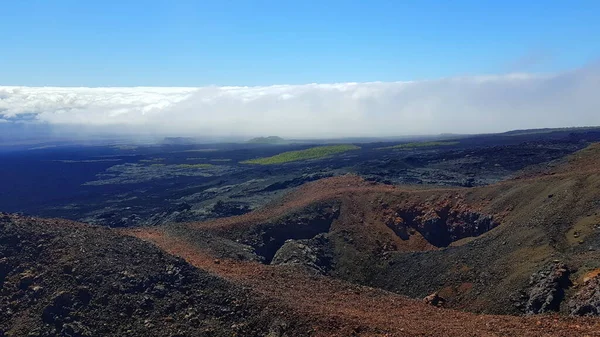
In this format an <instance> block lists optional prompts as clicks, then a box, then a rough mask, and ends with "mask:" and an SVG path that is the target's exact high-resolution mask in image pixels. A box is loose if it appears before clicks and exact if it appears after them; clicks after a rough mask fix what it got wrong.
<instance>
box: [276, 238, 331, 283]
mask: <svg viewBox="0 0 600 337" xmlns="http://www.w3.org/2000/svg"><path fill="white" fill-rule="evenodd" d="M331 258H332V253H331V250H330V248H329V239H328V238H327V234H319V235H317V236H315V237H314V238H312V239H307V240H287V241H286V242H285V243H284V244H283V246H281V248H279V250H278V251H277V252H276V253H275V256H274V257H273V260H272V261H271V264H272V265H291V266H301V267H304V268H306V269H307V270H309V271H311V272H315V273H318V274H325V273H326V272H327V271H328V270H329V269H330V268H331Z"/></svg>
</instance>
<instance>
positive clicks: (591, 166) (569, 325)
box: [127, 145, 600, 336]
mask: <svg viewBox="0 0 600 337" xmlns="http://www.w3.org/2000/svg"><path fill="white" fill-rule="evenodd" d="M599 164H600V145H592V146H590V147H589V148H587V149H585V150H583V151H580V152H578V153H576V154H575V155H573V156H571V157H569V158H566V159H564V160H563V161H561V162H560V163H558V164H555V165H554V166H548V167H538V168H534V169H530V170H528V171H527V172H525V173H523V174H522V175H521V176H519V177H517V178H515V179H513V180H508V181H505V182H501V183H498V184H495V185H491V186H485V187H479V188H471V189H468V188H435V187H430V188H426V187H416V186H399V187H396V186H386V185H379V184H374V183H371V182H367V181H364V180H362V179H361V178H360V177H357V176H352V175H347V176H342V177H334V178H328V179H323V180H319V181H316V182H312V183H308V184H306V185H304V186H302V187H300V188H299V189H297V190H296V191H294V192H291V193H290V194H288V195H286V196H285V197H283V198H282V199H280V200H277V201H275V202H273V203H271V204H270V205H268V206H266V207H264V208H262V209H260V210H257V211H254V212H252V213H248V214H245V215H241V216H236V217H229V218H224V219H218V220H214V221H209V222H203V223H190V224H187V225H185V226H184V227H185V230H184V234H181V232H178V233H174V232H173V231H171V230H170V229H169V228H168V227H163V228H142V229H135V230H129V231H127V233H128V234H130V235H133V236H136V237H138V238H141V239H144V240H147V241H150V242H152V243H154V244H156V245H157V246H158V247H160V248H162V249H163V250H165V251H167V252H169V253H171V254H173V255H176V256H180V257H182V258H184V259H185V260H186V261H188V262H189V263H190V264H192V265H194V266H196V267H198V268H200V269H204V270H207V271H209V272H211V273H214V274H216V275H218V276H221V277H223V278H225V279H227V280H230V281H232V282H234V283H238V284H241V285H243V286H244V287H249V288H250V289H252V290H253V291H254V292H255V293H257V294H260V296H261V297H263V298H265V299H266V300H267V301H268V302H269V303H272V304H273V305H274V306H277V307H279V306H281V308H283V309H282V310H284V311H285V312H286V313H289V314H290V315H291V316H290V317H292V316H293V317H303V318H306V319H307V320H308V321H309V322H312V323H311V324H312V325H313V327H314V332H315V333H316V334H317V335H324V336H332V335H337V336H347V335H369V336H370V335H373V336H375V335H380V336H388V335H389V336H465V335H467V336H586V335H587V336H600V320H598V319H595V318H568V317H566V316H564V315H556V314H554V315H538V316H509V315H486V314H475V313H467V312H461V311H456V310H451V309H441V308H437V307H433V306H430V305H427V304H424V303H422V301H419V300H415V299H409V298H407V297H404V296H401V295H398V294H395V293H392V292H389V291H384V290H381V289H376V288H371V287H366V286H360V285H357V284H355V283H351V282H346V281H343V280H340V279H338V278H332V277H327V276H320V275H319V276H315V275H313V274H310V273H307V272H305V271H304V270H303V269H300V268H296V267H290V266H281V265H266V264H261V263H258V262H255V261H243V259H242V260H240V259H235V258H233V259H232V258H223V257H222V256H218V254H216V253H215V252H214V250H213V249H211V248H209V247H203V246H202V244H199V243H198V242H196V241H195V239H194V237H193V235H192V233H211V235H215V234H216V235H217V236H219V235H222V236H224V237H227V238H229V239H231V240H235V241H237V242H240V240H241V241H243V240H244V238H245V237H246V236H247V235H248V233H253V231H256V230H257V229H259V230H263V232H261V233H264V228H265V227H264V224H265V223H270V224H275V225H273V226H277V225H278V224H281V223H285V222H289V220H290V219H293V218H286V216H287V217H289V216H290V215H293V214H296V213H294V212H300V213H301V212H302V210H306V209H307V207H309V206H310V205H315V204H317V205H318V204H320V203H324V202H325V203H326V202H332V201H334V202H336V203H337V205H338V206H339V216H338V217H336V218H335V219H334V220H333V222H332V224H331V227H330V228H329V233H328V234H329V235H330V236H331V237H332V238H334V239H336V240H338V241H337V243H336V245H337V246H336V248H335V249H337V251H336V254H338V258H339V261H337V263H338V265H342V266H344V264H346V265H345V268H347V269H349V270H351V271H352V268H353V267H354V266H355V265H357V264H360V263H363V264H366V265H367V266H363V267H364V268H363V267H361V268H363V269H360V268H358V267H357V268H358V269H360V270H362V272H363V273H364V272H365V271H368V272H370V273H373V275H371V276H370V277H371V279H373V280H375V282H374V283H377V284H381V285H382V286H381V287H382V288H385V289H396V288H395V281H396V280H397V281H396V283H401V280H402V282H404V283H407V282H408V288H409V289H410V288H412V287H417V286H422V284H426V283H428V279H427V278H428V277H429V276H428V275H432V274H428V272H429V271H428V270H427V269H428V268H429V267H428V266H427V265H426V264H425V265H422V264H417V265H416V266H411V267H410V268H412V269H409V270H411V272H410V273H409V274H411V273H415V274H418V275H419V277H420V278H418V280H419V283H418V284H417V283H411V281H410V280H411V279H410V278H406V277H407V276H406V272H402V271H397V269H393V268H395V267H377V268H379V269H377V268H375V267H374V269H369V267H370V266H369V264H378V263H379V262H380V260H381V259H383V260H385V259H391V260H392V261H393V260H394V258H398V259H400V260H398V261H401V262H402V263H410V261H411V259H410V258H408V259H407V258H406V257H402V256H401V255H398V254H402V253H403V252H411V251H418V252H425V253H427V252H435V251H437V252H440V254H446V252H448V251H445V250H442V251H440V248H443V247H444V246H447V245H450V246H452V247H456V250H454V251H452V252H453V253H452V254H454V255H448V256H447V257H444V255H438V256H441V257H442V258H441V259H442V260H443V261H442V262H439V261H438V262H436V264H435V266H436V268H437V269H436V270H438V272H436V273H440V274H444V273H445V274H444V275H450V278H449V279H452V277H454V276H457V277H455V278H454V279H464V278H466V277H468V275H473V274H474V273H473V272H472V271H473V270H478V269H477V268H479V270H480V271H483V272H484V273H487V274H491V275H492V276H493V277H494V280H496V282H497V283H498V284H499V286H496V285H493V284H491V285H490V284H488V285H484V286H481V285H477V284H476V283H477V282H474V281H469V280H467V281H464V280H463V281H460V282H461V283H452V282H454V281H452V280H450V281H444V280H446V279H444V278H440V279H436V280H430V282H429V283H432V284H433V285H429V287H435V284H437V283H439V284H440V285H439V287H438V288H437V290H441V291H446V294H448V296H454V295H456V293H459V295H460V296H462V297H460V296H459V297H457V299H456V300H454V299H452V298H450V301H451V303H457V305H456V307H461V308H466V309H468V310H474V311H486V310H487V309H488V308H489V307H494V303H500V304H497V305H496V307H497V308H500V309H499V310H504V309H502V308H506V307H507V306H508V304H506V303H505V302H502V301H504V300H505V299H506V298H508V297H509V295H510V294H512V293H514V292H515V291H516V290H518V289H519V288H518V287H520V286H522V285H523V284H527V282H528V279H529V276H530V275H531V273H532V272H534V273H535V272H538V271H539V269H540V268H541V267H542V266H543V265H545V264H547V263H551V262H552V261H556V259H557V258H560V259H561V261H565V262H566V263H567V265H568V267H567V268H571V269H570V270H571V271H572V272H573V273H574V274H573V275H574V276H575V278H577V277H579V274H582V273H583V274H585V273H587V274H586V275H588V276H589V270H586V268H588V267H587V266H588V265H593V263H592V264H590V263H589V261H592V260H597V259H598V258H600V256H599V255H598V253H597V252H596V251H591V250H589V251H588V250H587V249H585V250H584V249H583V248H582V246H581V242H582V240H581V239H580V240H579V241H578V242H577V241H573V240H572V238H571V237H570V235H572V233H573V231H576V235H575V236H576V237H578V238H579V235H581V238H584V237H585V235H588V236H589V237H587V238H585V239H586V240H590V242H595V241H594V240H595V236H594V235H593V234H590V231H589V230H587V229H586V228H587V227H585V226H587V223H588V222H590V221H592V220H593V219H592V220H589V219H588V220H589V221H588V222H585V221H584V222H583V224H581V223H582V216H586V215H587V216H588V217H589V216H590V214H591V216H593V214H594V212H596V210H597V203H596V202H595V200H600V165H599ZM336 207H337V206H336ZM473 217H475V218H476V219H477V221H479V222H477V223H478V224H481V222H480V220H481V219H484V220H486V221H487V220H489V221H488V222H489V223H487V225H488V227H489V228H486V229H485V231H482V232H473V228H471V227H472V224H469V223H468V219H470V218H473ZM281 219H284V220H281ZM286 219H287V220H286ZM490 219H493V220H490ZM442 220H443V221H442ZM584 220H585V219H584ZM436 221H437V222H436ZM586 221H587V220H586ZM432 222H433V223H437V224H440V223H441V224H442V225H443V224H444V223H446V224H450V223H452V225H449V226H450V227H451V228H449V229H448V228H442V230H448V232H449V233H451V236H447V237H444V238H443V239H444V240H445V241H439V240H438V241H435V240H434V239H436V238H438V237H439V235H438V234H439V233H435V232H431V231H432V230H431V229H430V228H428V227H427V226H429V225H430V224H431V223H432ZM592 222H593V221H592ZM456 224H458V225H456ZM261 226H262V227H261ZM469 226H471V227H469ZM442 227H443V226H442ZM290 228H293V227H290ZM398 229H403V230H405V231H404V232H402V231H398ZM436 230H439V228H438V229H436ZM185 233H188V234H190V235H187V234H185ZM398 233H400V234H398ZM456 233H459V235H458V236H457V234H456ZM436 235H437V236H436ZM452 235H454V236H452ZM479 235H481V238H482V239H479V238H476V239H475V241H479V240H485V241H482V242H485V243H483V244H479V245H477V244H475V245H472V246H469V242H471V240H474V238H473V236H479ZM463 239H464V240H463ZM344 241H347V242H350V243H349V244H346V243H343V244H340V243H339V242H344ZM586 242H587V241H586ZM463 245H465V246H463ZM348 246H351V247H352V251H353V252H354V253H352V254H354V255H348V256H345V255H344V254H346V252H345V251H344V250H343V249H345V248H339V247H348ZM467 246H468V247H467ZM463 247H466V248H464V249H463ZM374 251H375V252H376V253H373V252H374ZM361 254H362V255H361ZM340 256H341V257H340ZM399 256H400V257H399ZM421 256H422V255H421ZM363 257H366V258H365V259H363V260H361V259H362V258H363ZM402 259H403V260H402ZM453 259H462V260H463V261H471V260H472V261H473V262H472V263H471V265H462V266H461V265H458V264H456V263H455V262H454V261H453ZM359 261H362V262H359ZM365 261H366V262H365ZM420 261H425V262H423V263H426V262H427V260H420ZM419 263H421V262H419ZM386 266H387V264H386ZM386 268H387V269H386ZM378 273H381V275H382V276H379V277H380V278H379V279H378V278H377V277H378V275H377V274H378ZM469 273H470V274H469ZM478 273H479V272H478ZM578 273H579V274H578ZM409 276H410V275H409ZM434 276H436V277H437V276H438V275H434ZM362 277H364V275H362ZM469 277H472V276H469ZM581 277H583V276H581ZM343 278H344V277H342V279H343ZM347 279H351V280H352V279H353V277H348V278H347ZM407 280H408V281H407ZM444 282H446V283H444ZM359 283H360V282H359ZM578 286H579V284H578V283H577V282H575V284H574V289H573V291H576V290H577V289H578V288H577V287H578ZM475 287H479V288H477V289H476V288H475ZM482 287H483V288H482ZM423 289H428V288H427V287H425V288H423ZM448 289H451V290H448ZM452 289H454V290H452ZM437 290H436V291H437ZM476 290H477V291H476ZM569 291H570V290H569ZM465 294H466V295H465ZM453 301H454V302H453ZM496 307H494V308H496Z"/></svg>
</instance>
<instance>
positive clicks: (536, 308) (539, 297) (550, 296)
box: [525, 263, 571, 314]
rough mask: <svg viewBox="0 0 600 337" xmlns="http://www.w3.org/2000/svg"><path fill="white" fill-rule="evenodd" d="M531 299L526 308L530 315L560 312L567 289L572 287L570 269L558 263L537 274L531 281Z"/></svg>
mask: <svg viewBox="0 0 600 337" xmlns="http://www.w3.org/2000/svg"><path fill="white" fill-rule="evenodd" d="M529 285H530V286H531V288H530V289H529V296H528V297H529V299H528V301H527V304H526V306H525V311H526V313H528V314H541V313H545V312H551V311H558V310H559V309H560V304H561V302H562V300H563V299H564V296H565V289H566V288H568V287H569V286H570V285H571V281H570V280H569V269H568V268H567V266H566V265H564V264H562V263H556V264H554V265H550V266H548V267H546V268H545V269H544V270H542V271H540V272H538V273H535V274H533V275H532V276H531V279H530V281H529Z"/></svg>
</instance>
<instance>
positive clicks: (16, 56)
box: [0, 0, 600, 87]
mask: <svg viewBox="0 0 600 337" xmlns="http://www.w3.org/2000/svg"><path fill="white" fill-rule="evenodd" d="M598 13H600V2H599V1H513V0H504V1H467V0H460V1H338V0H330V1H281V0H279V1H241V0H237V1H185V0H180V1H156V0H155V1H152V0H147V1H111V0H107V1H80V0H69V1H66V0H53V1H32V0H23V1H5V2H4V3H3V4H2V10H1V12H0V31H2V32H3V33H2V34H0V46H1V47H0V48H1V49H0V85H23V86H90V87H96V86H206V85H212V84H214V85H242V86H244V85H248V86H254V85H271V84H303V83H335V82H366V81H407V80H423V79H436V78H444V77H455V76H470V75H480V74H498V73H507V72H533V73H538V72H551V73H552V72H561V71H564V70H568V69H573V68H577V67H581V66H584V65H585V64H587V63H589V62H592V61H594V60H596V58H597V57H598V55H600V43H598V37H599V36H600V20H598Z"/></svg>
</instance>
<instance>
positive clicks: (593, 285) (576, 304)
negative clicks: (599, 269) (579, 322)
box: [569, 275, 600, 316]
mask: <svg viewBox="0 0 600 337" xmlns="http://www.w3.org/2000/svg"><path fill="white" fill-rule="evenodd" d="M569 312H570V313H571V315H577V316H583V315H586V316H588V315H600V276H598V275H597V276H595V277H593V278H591V279H589V280H586V282H585V283H584V285H583V286H582V287H581V289H579V291H577V292H576V293H575V295H573V297H571V299H570V300H569Z"/></svg>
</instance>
